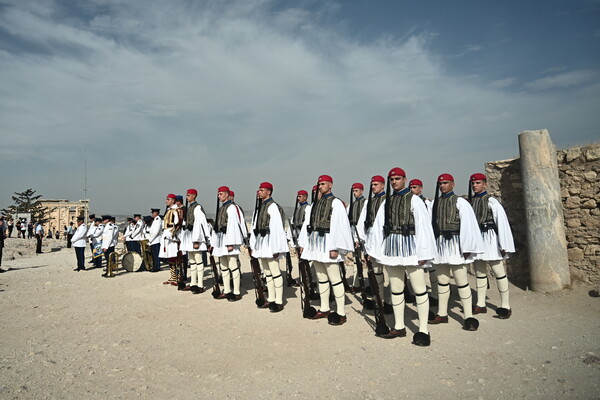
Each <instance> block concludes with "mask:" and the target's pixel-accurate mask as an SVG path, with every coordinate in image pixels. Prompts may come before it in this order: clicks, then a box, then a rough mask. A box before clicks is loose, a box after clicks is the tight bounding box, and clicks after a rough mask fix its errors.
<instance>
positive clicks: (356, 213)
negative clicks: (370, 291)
mask: <svg viewBox="0 0 600 400" xmlns="http://www.w3.org/2000/svg"><path fill="white" fill-rule="evenodd" d="M350 190H351V192H352V194H351V197H350V204H349V205H348V219H349V220H350V228H351V229H352V237H353V238H354V243H355V244H356V245H358V240H359V239H358V238H357V237H355V236H356V233H355V229H354V227H355V226H357V224H358V220H359V218H360V213H361V212H362V209H363V208H364V206H365V202H366V199H365V196H364V195H363V193H364V190H365V187H364V186H363V184H362V183H359V182H356V183H353V184H352V187H351V188H350ZM356 245H355V246H356ZM352 289H353V291H354V292H355V293H357V292H358V291H359V290H360V288H359V282H358V273H357V271H354V279H353V282H352Z"/></svg>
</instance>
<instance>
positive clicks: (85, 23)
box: [0, 0, 599, 213]
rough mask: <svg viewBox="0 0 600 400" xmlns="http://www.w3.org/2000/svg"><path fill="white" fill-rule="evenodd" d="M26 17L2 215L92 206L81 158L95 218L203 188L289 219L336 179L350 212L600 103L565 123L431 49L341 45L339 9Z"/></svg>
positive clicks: (209, 7) (197, 6)
mask: <svg viewBox="0 0 600 400" xmlns="http://www.w3.org/2000/svg"><path fill="white" fill-rule="evenodd" d="M16 4H18V6H15V7H9V8H5V9H4V11H0V25H1V26H3V27H4V29H6V30H7V31H9V32H10V33H11V34H12V35H13V36H12V37H11V38H8V39H6V40H12V39H13V38H16V39H18V40H16V42H22V43H23V44H22V46H21V47H20V48H19V49H18V50H14V51H8V50H7V51H3V52H0V70H2V74H1V75H0V140H1V142H2V147H1V148H0V158H1V160H2V161H0V165H1V168H3V169H4V170H8V169H12V168H11V167H13V166H14V165H17V164H18V163H22V164H25V165H26V167H25V168H23V170H18V169H17V170H15V172H14V174H11V176H8V175H3V176H2V177H1V179H2V182H0V186H2V187H3V188H7V190H3V193H2V195H1V196H2V197H0V205H6V204H3V203H8V202H9V200H10V192H13V191H16V190H21V189H23V188H24V187H21V186H23V183H25V182H27V184H25V185H24V186H27V187H34V188H35V189H37V190H38V192H39V193H42V194H44V195H46V196H49V197H61V198H64V197H71V198H78V197H80V193H81V183H82V181H83V179H82V176H83V171H82V170H81V169H82V167H81V166H82V156H81V153H82V150H83V147H84V146H86V147H87V153H88V176H89V179H88V182H89V189H90V193H91V194H92V195H93V204H95V207H98V208H97V209H96V211H98V212H111V213H120V212H126V211H127V212H129V211H133V210H136V209H140V210H141V209H146V208H149V207H150V206H157V205H160V204H161V203H162V201H163V200H162V199H163V196H164V194H165V193H168V192H172V191H177V190H184V188H186V187H187V186H190V185H193V186H197V187H198V189H199V190H200V192H201V197H203V199H206V198H208V199H209V200H212V199H213V197H214V196H213V195H214V193H213V192H214V190H215V188H216V187H218V186H220V185H222V184H228V185H230V186H232V188H234V189H235V190H236V192H237V193H238V201H240V202H242V204H243V205H247V204H253V203H252V194H253V193H254V190H253V189H254V188H255V186H256V184H258V183H259V182H261V181H264V180H269V181H273V183H274V184H275V185H276V191H275V193H276V194H277V195H280V196H283V197H284V198H283V199H282V201H284V202H285V201H286V200H287V197H289V198H290V199H291V200H293V193H295V190H297V189H298V188H308V187H309V186H310V185H311V184H312V182H313V180H314V179H315V178H316V176H318V175H319V174H321V173H324V172H327V173H330V174H332V175H334V178H335V179H336V188H338V189H337V190H338V191H339V192H338V193H339V194H340V195H342V196H345V193H346V184H350V183H351V182H353V181H356V180H363V181H366V179H368V177H370V176H371V175H373V174H375V173H378V174H381V173H384V171H385V170H387V169H389V168H390V167H391V166H394V165H399V166H402V167H404V168H405V169H407V170H408V171H409V174H411V175H413V176H416V175H418V176H419V177H420V178H422V179H423V180H424V181H426V182H428V181H430V180H431V179H433V178H434V177H435V176H436V175H437V174H438V173H439V172H440V171H441V170H444V171H447V172H452V173H454V174H455V175H456V176H458V177H460V176H461V175H464V176H468V174H469V173H470V172H472V171H473V170H481V169H482V163H483V162H485V161H489V160H491V159H502V158H508V157H511V156H514V155H516V148H517V144H516V134H517V133H518V132H519V131H520V130H523V129H530V128H539V127H550V128H551V129H552V128H553V127H554V126H557V127H559V128H562V125H560V124H562V123H564V122H563V121H566V120H567V118H565V116H564V115H562V116H561V117H560V118H559V117H558V116H559V115H561V113H563V112H564V113H567V112H569V110H571V109H578V110H584V109H586V108H585V107H581V103H582V102H584V101H588V102H589V100H590V99H596V98H597V97H598V92H599V90H598V89H597V88H595V89H594V88H589V89H588V93H586V94H585V96H580V97H576V96H574V97H573V99H572V100H573V101H571V102H568V103H567V104H566V105H564V106H563V105H561V106H560V107H562V108H561V112H555V111H554V109H553V108H554V106H555V103H554V99H552V98H550V97H547V96H546V95H542V94H539V95H536V94H531V93H521V94H509V93H507V92H506V91H505V90H503V89H505V88H507V87H509V86H511V85H514V83H515V79H516V78H512V77H511V78H506V79H502V80H498V81H494V82H491V83H487V82H483V79H482V78H469V79H467V78H464V77H455V76H452V75H450V74H449V73H448V72H447V71H446V70H445V68H444V65H443V64H442V61H440V58H439V57H438V56H437V55H436V54H433V53H432V52H431V50H429V47H430V46H429V45H428V44H429V40H431V39H430V38H431V34H429V33H423V34H412V35H409V36H407V37H405V38H401V39H397V38H396V39H394V38H391V37H384V38H382V39H381V40H379V41H376V42H373V43H357V42H355V41H353V40H352V39H349V38H347V37H344V36H343V35H342V34H341V33H340V32H339V31H337V30H336V29H335V28H332V27H331V25H328V24H326V23H324V22H323V21H322V20H321V18H323V19H326V20H330V19H331V18H332V13H335V10H336V7H335V5H331V4H328V5H327V6H326V7H325V8H324V9H320V8H319V9H310V8H301V9H291V10H285V11H283V12H280V13H276V12H274V11H273V9H272V7H271V5H272V4H274V3H271V2H267V1H255V2H249V1H239V2H236V1H231V2H226V3H222V2H219V1H214V2H203V3H197V2H189V3H188V2H185V1H172V2H171V1H170V2H168V3H163V2H146V1H141V0H138V1H122V2H116V1H114V2H112V1H111V2H108V1H97V2H96V3H86V5H87V7H88V8H86V9H84V10H79V11H77V12H78V13H83V14H85V17H84V16H82V15H83V14H82V15H79V14H73V13H71V14H68V11H65V10H64V9H63V8H61V7H54V8H53V7H52V6H51V4H52V3H46V4H48V6H47V8H41V9H36V10H32V9H30V8H27V7H24V6H22V5H21V3H16ZM340 4H341V6H343V3H340ZM38 7H40V6H38ZM65 13H67V14H65ZM0 40H2V38H1V37H0ZM479 50H481V47H480V46H469V47H466V48H465V51H469V52H472V51H479ZM561 100H564V99H561ZM556 106H557V107H558V105H556ZM596 114H597V113H590V114H589V116H588V117H586V118H587V121H588V126H594V124H595V121H597V118H596V120H593V119H594V118H595V117H594V116H595V115H596ZM586 118H585V117H584V118H583V120H586ZM590 121H591V122H590ZM557 124H558V125H557ZM590 129H591V128H590ZM551 133H552V131H551ZM35 163H37V165H38V166H42V167H41V168H35V169H34V168H32V167H29V165H32V164H35ZM429 186H430V188H431V187H432V185H429ZM117 192H118V195H116V193H117ZM291 200H290V201H291ZM208 207H211V205H210V204H209V205H208Z"/></svg>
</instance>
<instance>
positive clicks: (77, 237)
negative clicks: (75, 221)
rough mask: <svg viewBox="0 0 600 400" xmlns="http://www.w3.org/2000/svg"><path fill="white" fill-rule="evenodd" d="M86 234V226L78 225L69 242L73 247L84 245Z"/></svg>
mask: <svg viewBox="0 0 600 400" xmlns="http://www.w3.org/2000/svg"><path fill="white" fill-rule="evenodd" d="M86 235H87V226H85V224H81V225H79V227H78V228H77V230H76V231H75V233H74V234H73V237H72V238H71V244H72V245H73V247H85V245H86V243H85V238H86Z"/></svg>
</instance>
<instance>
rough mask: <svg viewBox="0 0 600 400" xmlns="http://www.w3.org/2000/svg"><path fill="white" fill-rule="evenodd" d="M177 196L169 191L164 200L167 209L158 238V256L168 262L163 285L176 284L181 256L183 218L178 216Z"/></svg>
mask: <svg viewBox="0 0 600 400" xmlns="http://www.w3.org/2000/svg"><path fill="white" fill-rule="evenodd" d="M176 198H177V196H175V195H174V194H172V193H170V194H168V195H167V198H166V200H165V202H166V205H167V211H166V212H165V218H164V221H163V231H162V234H161V240H160V252H159V254H158V256H159V257H160V258H166V259H167V262H168V263H169V273H170V275H169V279H168V280H167V281H165V282H163V284H164V285H173V286H177V284H178V280H177V277H178V268H179V267H180V265H179V263H181V257H180V254H181V253H180V252H179V243H180V240H181V238H180V234H181V225H182V224H183V220H182V219H181V217H180V213H179V207H178V206H177V204H175V199H176Z"/></svg>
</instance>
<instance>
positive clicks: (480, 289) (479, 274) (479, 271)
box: [473, 260, 488, 312]
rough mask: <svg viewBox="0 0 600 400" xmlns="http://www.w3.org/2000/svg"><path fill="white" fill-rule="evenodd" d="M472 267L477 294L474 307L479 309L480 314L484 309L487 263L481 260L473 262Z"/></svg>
mask: <svg viewBox="0 0 600 400" xmlns="http://www.w3.org/2000/svg"><path fill="white" fill-rule="evenodd" d="M473 266H474V267H475V278H476V285H477V287H476V289H477V290H476V292H477V302H476V303H475V306H476V307H477V308H478V309H480V310H481V311H480V312H484V311H483V309H485V297H486V295H487V285H488V278H487V262H486V261H483V260H475V261H474V262H473Z"/></svg>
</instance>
